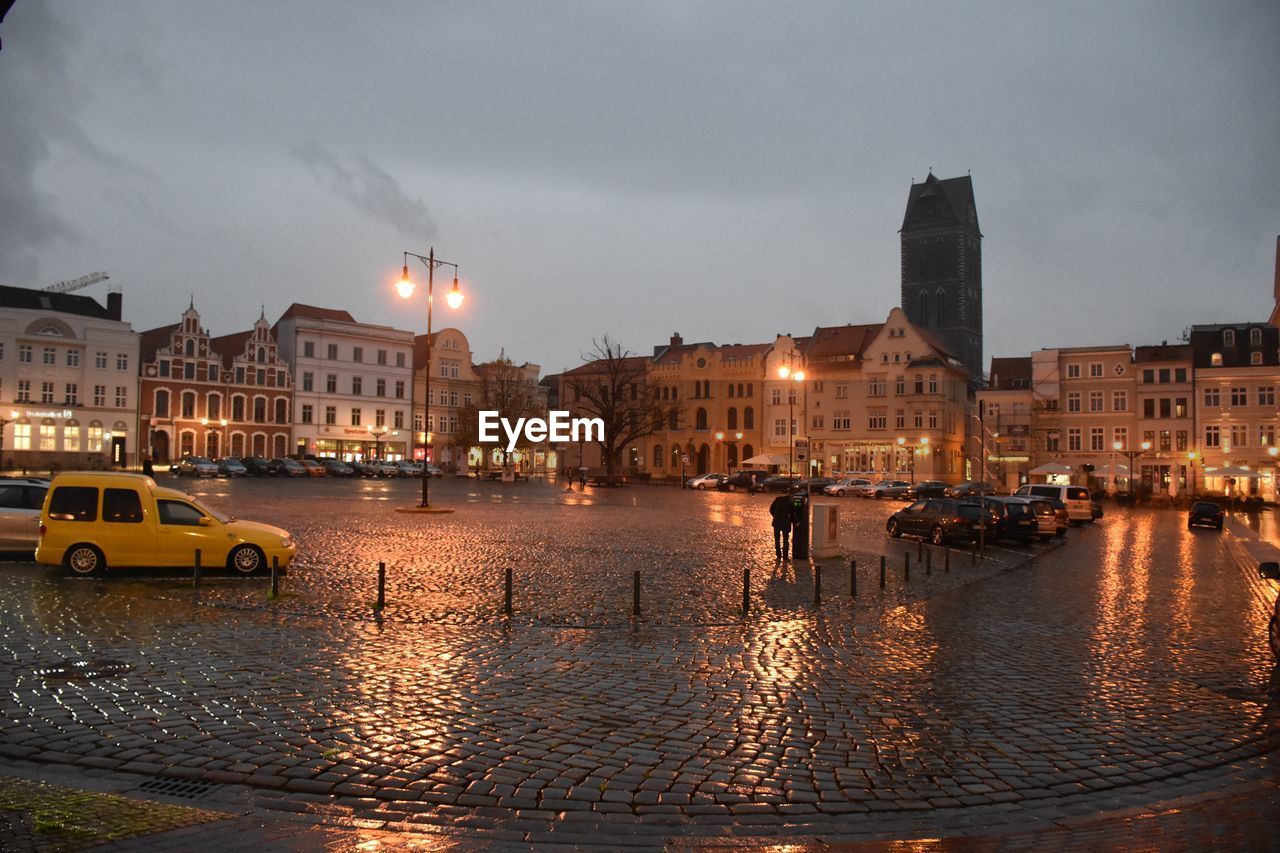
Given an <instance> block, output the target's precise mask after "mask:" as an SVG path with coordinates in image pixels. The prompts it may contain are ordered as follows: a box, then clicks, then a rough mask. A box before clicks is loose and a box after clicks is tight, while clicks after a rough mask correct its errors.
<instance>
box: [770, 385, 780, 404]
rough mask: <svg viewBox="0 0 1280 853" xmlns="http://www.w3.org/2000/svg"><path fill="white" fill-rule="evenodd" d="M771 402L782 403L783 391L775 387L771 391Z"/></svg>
mask: <svg viewBox="0 0 1280 853" xmlns="http://www.w3.org/2000/svg"><path fill="white" fill-rule="evenodd" d="M769 402H770V403H772V404H773V405H775V406H781V405H782V391H781V390H779V389H778V388H774V389H772V390H771V391H770V392H769Z"/></svg>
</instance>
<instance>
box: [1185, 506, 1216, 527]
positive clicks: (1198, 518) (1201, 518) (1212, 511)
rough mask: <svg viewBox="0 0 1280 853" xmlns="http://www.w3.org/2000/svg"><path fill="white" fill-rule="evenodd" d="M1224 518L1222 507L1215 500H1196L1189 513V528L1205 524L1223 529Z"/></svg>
mask: <svg viewBox="0 0 1280 853" xmlns="http://www.w3.org/2000/svg"><path fill="white" fill-rule="evenodd" d="M1222 519H1223V514H1222V507H1220V506H1218V505H1217V504H1216V503H1214V502H1213V501H1196V502H1195V503H1193V504H1192V505H1191V512H1189V513H1188V514H1187V529H1188V530H1190V529H1191V528H1193V527H1195V526H1197V525H1203V526H1207V527H1216V528H1217V529H1218V530H1221V529H1222Z"/></svg>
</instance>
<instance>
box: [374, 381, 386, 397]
mask: <svg viewBox="0 0 1280 853" xmlns="http://www.w3.org/2000/svg"><path fill="white" fill-rule="evenodd" d="M374 396H376V397H385V396H387V380H385V379H382V378H379V379H378V380H377V382H376V383H375V387H374Z"/></svg>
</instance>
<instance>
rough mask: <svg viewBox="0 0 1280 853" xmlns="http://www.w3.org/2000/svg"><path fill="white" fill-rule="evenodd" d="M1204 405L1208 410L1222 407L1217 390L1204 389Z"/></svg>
mask: <svg viewBox="0 0 1280 853" xmlns="http://www.w3.org/2000/svg"><path fill="white" fill-rule="evenodd" d="M1204 404H1205V406H1208V407H1210V408H1217V407H1218V406H1221V405H1222V400H1221V397H1220V396H1219V392H1218V389H1217V388H1206V389H1204Z"/></svg>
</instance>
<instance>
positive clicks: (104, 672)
mask: <svg viewBox="0 0 1280 853" xmlns="http://www.w3.org/2000/svg"><path fill="white" fill-rule="evenodd" d="M131 669H133V664H130V663H125V662H124V661H122V660H106V659H103V658H93V659H85V658H73V659H71V660H65V661H62V662H61V663H55V664H50V665H49V666H42V667H39V668H38V669H36V671H35V673H36V675H38V676H39V677H41V678H65V679H78V678H108V677H110V676H113V675H123V674H124V673H126V672H129V671H130V670H131Z"/></svg>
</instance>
